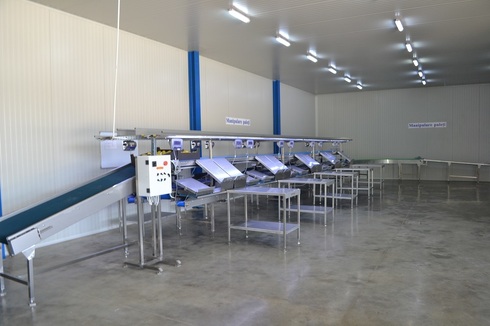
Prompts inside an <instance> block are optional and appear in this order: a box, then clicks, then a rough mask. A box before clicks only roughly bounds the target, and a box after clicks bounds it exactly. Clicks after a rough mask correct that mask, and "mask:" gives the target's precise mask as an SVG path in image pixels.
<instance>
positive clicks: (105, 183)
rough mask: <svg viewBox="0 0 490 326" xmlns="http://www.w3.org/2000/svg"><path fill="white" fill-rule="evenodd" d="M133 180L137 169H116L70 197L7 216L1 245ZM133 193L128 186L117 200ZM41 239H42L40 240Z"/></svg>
mask: <svg viewBox="0 0 490 326" xmlns="http://www.w3.org/2000/svg"><path fill="white" fill-rule="evenodd" d="M134 176H135V168H134V166H133V165H132V164H128V165H125V166H123V167H120V168H118V169H115V170H113V171H111V172H109V173H108V174H105V175H103V176H101V177H100V178H97V179H95V180H93V181H91V182H89V183H87V184H85V185H83V186H81V187H78V188H76V189H73V190H70V191H68V192H67V193H64V194H62V195H59V196H57V197H55V198H52V199H50V200H47V201H45V202H42V203H40V204H36V205H34V206H32V207H29V208H27V209H25V210H22V211H18V212H13V213H11V214H9V215H6V216H5V217H3V218H0V242H1V243H4V244H9V242H10V241H11V239H10V238H11V236H12V235H15V234H16V233H19V232H22V231H23V230H26V232H29V231H30V229H29V228H30V227H31V226H34V225H35V224H36V223H39V222H41V221H43V220H45V219H47V218H49V217H51V216H54V215H57V214H58V213H60V212H62V211H64V210H67V209H69V208H70V207H72V206H75V205H76V204H79V203H80V202H82V201H84V200H87V199H89V198H91V197H93V196H96V195H97V194H99V193H101V192H104V191H106V190H108V189H110V188H112V187H114V186H116V185H118V184H120V183H122V182H124V181H126V180H128V179H131V178H134ZM130 189H132V190H133V191H134V186H132V185H130V186H127V187H126V188H125V190H124V191H123V193H120V194H117V195H118V197H121V195H125V196H127V195H130V194H131V191H130ZM126 193H127V194H126ZM111 199H115V198H111ZM118 199H121V198H118ZM113 202H114V201H113ZM110 204H112V202H110V201H105V202H104V203H100V205H101V206H102V205H104V206H103V207H91V208H90V211H94V210H95V209H97V210H100V209H102V208H104V207H106V206H108V205H110ZM78 220H79V219H74V220H72V221H69V222H71V223H70V224H73V223H75V222H77V221H78ZM63 224H65V223H63ZM66 226H68V225H65V226H64V227H66ZM38 232H39V233H41V232H42V230H38ZM21 235H22V234H21ZM39 238H41V237H40V236H39ZM34 244H35V243H34ZM34 244H33V245H34ZM11 251H12V250H11ZM17 253H18V252H15V251H14V252H11V254H17Z"/></svg>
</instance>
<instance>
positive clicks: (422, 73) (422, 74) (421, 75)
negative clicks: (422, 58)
mask: <svg viewBox="0 0 490 326" xmlns="http://www.w3.org/2000/svg"><path fill="white" fill-rule="evenodd" d="M417 73H418V74H419V77H420V78H422V77H424V72H423V71H422V70H419V71H418V72H417Z"/></svg>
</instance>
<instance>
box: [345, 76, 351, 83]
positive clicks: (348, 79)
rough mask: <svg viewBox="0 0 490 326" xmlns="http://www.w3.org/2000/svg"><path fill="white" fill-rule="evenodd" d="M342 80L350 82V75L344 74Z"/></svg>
mask: <svg viewBox="0 0 490 326" xmlns="http://www.w3.org/2000/svg"><path fill="white" fill-rule="evenodd" d="M344 80H345V81H346V82H348V83H350V82H351V81H352V79H350V77H349V76H347V75H345V76H344Z"/></svg>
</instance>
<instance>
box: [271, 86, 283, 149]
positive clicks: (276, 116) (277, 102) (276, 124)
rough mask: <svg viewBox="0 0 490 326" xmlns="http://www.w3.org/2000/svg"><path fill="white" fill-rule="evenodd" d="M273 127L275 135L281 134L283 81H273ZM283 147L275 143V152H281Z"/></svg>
mask: <svg viewBox="0 0 490 326" xmlns="http://www.w3.org/2000/svg"><path fill="white" fill-rule="evenodd" d="M272 127H273V133H274V135H280V134H281V82H280V81H279V80H273V81H272ZM280 152H281V149H280V148H279V147H277V145H276V144H274V154H279V153H280Z"/></svg>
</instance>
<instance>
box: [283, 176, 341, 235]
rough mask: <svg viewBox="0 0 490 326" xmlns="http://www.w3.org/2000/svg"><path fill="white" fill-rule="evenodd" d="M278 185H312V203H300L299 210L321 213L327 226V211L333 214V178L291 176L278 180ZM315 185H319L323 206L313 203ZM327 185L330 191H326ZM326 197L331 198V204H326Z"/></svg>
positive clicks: (289, 186) (294, 206)
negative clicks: (329, 205)
mask: <svg viewBox="0 0 490 326" xmlns="http://www.w3.org/2000/svg"><path fill="white" fill-rule="evenodd" d="M278 184H279V187H281V185H283V184H284V185H287V186H288V188H291V185H305V184H307V185H313V204H312V205H301V209H300V210H301V212H304V213H313V214H316V213H323V216H324V217H323V225H325V226H327V213H329V212H331V213H332V216H333V214H334V207H335V199H334V198H333V194H335V180H332V179H318V178H317V179H315V178H291V179H285V180H279V181H278ZM316 186H320V194H319V195H320V196H321V198H322V199H323V207H321V206H316V205H315V198H316V197H317V196H316ZM328 187H331V188H332V192H331V193H330V194H329V193H328ZM327 198H331V199H332V206H331V207H328V206H327ZM286 209H296V205H291V207H290V208H286Z"/></svg>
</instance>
